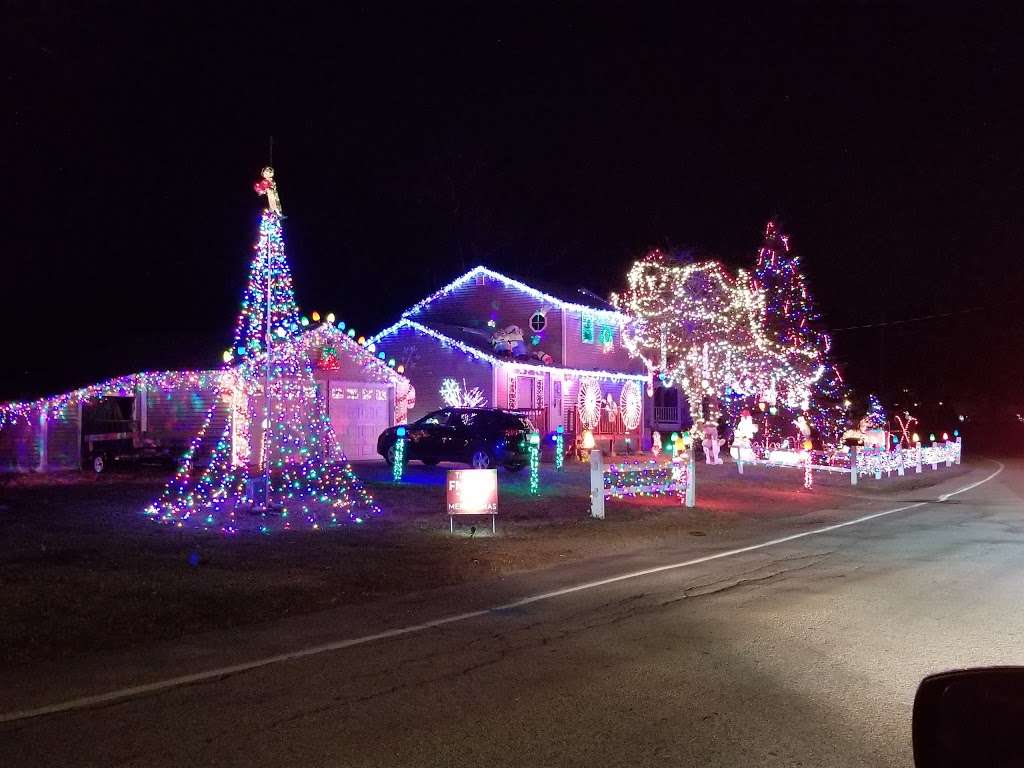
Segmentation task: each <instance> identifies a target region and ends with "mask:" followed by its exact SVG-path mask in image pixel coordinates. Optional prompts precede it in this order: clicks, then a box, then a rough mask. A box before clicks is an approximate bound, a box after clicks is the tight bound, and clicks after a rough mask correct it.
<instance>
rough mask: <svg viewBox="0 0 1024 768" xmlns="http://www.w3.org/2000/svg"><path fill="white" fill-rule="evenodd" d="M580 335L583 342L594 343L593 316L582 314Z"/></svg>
mask: <svg viewBox="0 0 1024 768" xmlns="http://www.w3.org/2000/svg"><path fill="white" fill-rule="evenodd" d="M580 337H581V339H582V341H583V343H584V344H593V343H594V316H593V315H583V317H582V318H581V320H580Z"/></svg>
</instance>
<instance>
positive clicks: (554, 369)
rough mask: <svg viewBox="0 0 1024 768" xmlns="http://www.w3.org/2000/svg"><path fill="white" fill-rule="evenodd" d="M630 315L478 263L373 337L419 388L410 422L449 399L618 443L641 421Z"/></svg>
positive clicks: (640, 376)
mask: <svg viewBox="0 0 1024 768" xmlns="http://www.w3.org/2000/svg"><path fill="white" fill-rule="evenodd" d="M628 322H629V318H628V317H627V316H626V315H624V314H622V313H621V312H616V311H613V310H611V309H609V308H608V306H607V305H604V304H603V302H601V301H600V299H596V298H595V299H593V300H590V299H589V298H588V297H587V296H585V295H582V296H580V297H578V298H577V299H576V300H575V301H568V300H566V299H563V298H559V297H557V296H554V295H552V294H550V293H547V292H544V291H541V290H538V289H536V288H533V287H531V286H529V285H526V284H525V283H523V282H520V281H519V280H515V279H513V278H510V277H507V276H505V275H502V274H500V273H498V272H495V271H493V270H491V269H487V268H486V267H482V266H480V267H476V268H474V269H472V270H470V271H469V272H467V273H466V274H464V275H462V276H461V277H459V278H457V279H456V280H454V281H453V282H451V283H449V284H448V285H446V286H445V287H443V288H442V289H440V290H439V291H437V292H436V293H433V294H432V295H430V296H428V297H427V298H425V299H423V300H422V301H420V302H418V303H417V304H415V305H413V306H412V307H410V308H409V309H408V310H406V311H405V312H403V313H402V318H401V319H400V320H399V321H398V322H397V323H395V324H394V325H392V326H391V327H389V328H386V329H385V330H383V331H381V332H380V333H378V334H377V335H376V336H374V337H373V338H371V339H368V340H367V342H366V343H367V345H368V346H370V348H371V350H372V351H374V352H375V353H376V354H377V355H378V356H381V355H382V356H383V357H384V358H387V359H394V360H396V361H397V362H398V364H399V365H400V366H402V370H403V371H404V373H405V375H406V376H408V377H409V380H410V381H411V383H412V385H413V386H414V387H415V390H416V398H415V406H413V407H412V408H410V412H409V416H410V420H415V419H417V418H419V417H421V416H423V415H425V414H426V413H428V412H430V411H432V410H436V409H438V408H442V407H445V406H459V405H465V406H486V407H497V408H505V409H510V410H515V411H519V412H521V413H523V414H525V415H527V416H529V418H530V419H531V421H532V422H533V423H534V425H535V426H536V427H537V429H538V430H539V431H541V432H542V433H543V434H548V433H551V432H553V431H554V430H555V429H556V428H557V427H559V426H562V427H564V429H565V431H566V432H567V433H568V434H570V435H582V434H583V432H584V431H585V430H590V431H591V432H592V433H593V435H594V437H595V439H597V440H599V441H607V442H608V443H609V444H611V445H612V446H613V447H616V448H617V449H622V448H623V447H625V446H626V445H627V441H628V445H630V446H632V447H637V446H639V444H640V439H641V437H642V425H643V424H644V387H645V382H646V381H647V376H646V374H645V373H644V368H643V364H642V363H641V362H640V361H639V360H637V359H635V358H632V357H631V356H630V355H629V353H628V352H627V351H626V349H624V348H623V346H622V329H623V328H624V327H625V326H626V324H627V323H628Z"/></svg>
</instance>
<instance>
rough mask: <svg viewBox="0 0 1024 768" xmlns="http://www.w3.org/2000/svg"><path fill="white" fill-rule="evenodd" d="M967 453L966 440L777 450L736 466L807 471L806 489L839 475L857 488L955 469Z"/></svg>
mask: <svg viewBox="0 0 1024 768" xmlns="http://www.w3.org/2000/svg"><path fill="white" fill-rule="evenodd" d="M962 449H963V443H962V438H960V437H957V438H956V440H946V441H943V442H941V443H939V442H935V443H932V444H931V445H928V446H922V445H921V443H917V444H916V445H915V446H913V447H911V448H900V447H897V448H894V449H892V450H885V449H883V448H867V449H863V448H851V449H850V450H849V451H831V452H830V451H793V450H784V449H775V450H771V451H768V452H767V456H766V457H763V458H761V457H757V456H756V455H755V456H754V457H753V458H750V457H749V456H748V458H746V459H738V460H737V462H736V465H737V468H738V470H739V473H740V474H741V475H742V474H743V467H744V465H746V464H753V465H756V466H765V467H789V468H795V469H802V470H803V478H804V487H805V488H810V487H811V486H812V485H813V484H814V473H816V472H836V473H840V474H845V475H849V476H850V484H851V485H856V484H857V480H858V478H860V477H874V478H875V479H876V480H880V479H881V478H882V475H885V476H886V477H890V476H892V475H893V474H896V475H897V476H899V477H902V476H903V475H905V474H906V473H907V472H915V473H920V472H922V471H923V468H924V467H926V466H930V467H931V468H932V469H933V470H937V469H939V467H940V466H945V467H952V466H953V465H955V464H959V463H960V457H961V451H962Z"/></svg>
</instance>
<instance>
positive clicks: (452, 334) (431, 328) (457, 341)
mask: <svg viewBox="0 0 1024 768" xmlns="http://www.w3.org/2000/svg"><path fill="white" fill-rule="evenodd" d="M403 328H409V329H411V330H413V331H416V332H417V333H422V334H425V335H427V336H430V337H431V338H433V339H435V340H436V341H438V342H439V343H440V344H442V345H444V346H447V347H451V348H454V349H458V350H461V351H462V352H465V353H466V354H467V355H469V356H470V357H475V358H476V359H477V360H484V361H486V362H489V363H491V364H492V365H498V364H500V365H506V366H509V367H512V368H516V369H521V370H530V371H537V372H539V373H544V372H548V373H560V374H569V375H571V376H578V377H580V378H594V379H601V380H604V381H646V380H647V378H648V375H647V374H646V373H626V372H623V371H601V370H592V371H588V370H584V369H579V368H564V367H562V366H558V365H545V364H543V363H541V362H537V363H532V362H528V361H524V360H513V359H510V358H507V357H498V356H497V355H495V354H494V352H493V351H491V348H490V342H489V341H488V340H487V339H486V338H485V337H484V336H482V335H480V334H479V333H478V332H476V331H475V329H472V328H465V327H462V326H448V325H445V326H440V325H432V324H427V323H423V322H420V321H418V320H414V319H412V318H410V317H403V318H402V319H401V320H399V321H398V322H397V323H395V324H394V325H392V326H391V327H389V328H385V329H384V330H383V331H381V332H380V333H378V334H377V335H376V336H373V337H372V338H370V339H368V340H367V345H368V346H369V345H370V344H377V343H378V342H380V341H381V340H382V339H384V338H386V337H388V336H393V335H394V334H396V333H398V332H399V331H401V330H402V329H403Z"/></svg>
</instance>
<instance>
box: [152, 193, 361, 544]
mask: <svg viewBox="0 0 1024 768" xmlns="http://www.w3.org/2000/svg"><path fill="white" fill-rule="evenodd" d="M257 191H259V190H257ZM278 208H279V206H278ZM329 319H330V320H332V321H333V318H331V317H330V316H329ZM305 324H308V321H307V323H303V322H302V320H301V318H300V317H299V313H298V305H297V304H296V302H295V294H294V290H293V287H292V282H291V272H290V269H289V267H288V262H287V259H286V258H285V253H284V239H283V236H282V231H281V216H280V211H279V210H277V211H275V210H269V209H268V210H266V211H264V213H263V216H262V218H261V220H260V234H259V240H258V242H257V245H256V254H255V256H254V257H253V262H252V265H251V267H250V271H249V283H248V285H247V287H246V290H245V293H244V295H243V299H242V306H241V310H240V312H239V316H238V321H237V323H236V325H235V337H234V345H235V346H234V348H233V354H232V351H229V352H228V353H226V354H225V356H224V358H225V363H226V364H227V363H229V362H231V361H235V362H237V363H238V364H237V365H236V367H235V368H234V369H232V370H229V371H225V372H224V373H223V374H222V383H223V385H224V386H225V387H227V388H229V389H230V390H231V392H225V393H224V398H223V399H224V401H225V402H224V407H225V409H226V410H227V411H228V412H229V413H230V414H231V418H229V419H228V424H227V426H226V427H225V428H224V430H223V431H222V432H221V433H220V434H219V435H218V436H217V437H216V438H215V437H214V436H213V435H212V434H211V425H212V423H213V417H214V413H215V409H214V408H211V410H210V412H209V413H208V415H207V418H206V420H205V421H204V424H203V427H202V429H201V430H200V432H199V433H198V434H197V436H196V438H195V439H194V440H193V441H192V444H191V445H190V447H189V450H188V451H187V452H186V454H185V456H184V457H183V460H182V463H181V466H180V468H179V470H178V473H177V474H176V475H175V477H174V479H172V481H171V482H169V483H168V484H167V487H166V488H165V489H164V493H163V494H162V495H161V497H160V499H159V500H158V501H157V502H156V503H154V504H153V505H151V506H150V507H149V508H147V510H146V511H147V513H148V514H150V515H152V516H153V517H154V519H156V520H158V521H159V522H163V523H168V524H174V525H177V526H184V525H185V524H186V523H188V524H198V525H200V526H202V527H205V528H215V527H219V528H220V529H221V530H224V531H225V532H229V533H232V532H235V531H237V530H238V529H239V527H241V526H242V523H243V517H242V515H241V514H240V512H245V511H253V510H252V509H251V507H257V506H258V505H256V504H252V505H248V504H247V503H246V501H247V500H246V499H245V498H244V490H245V487H246V481H247V480H248V479H250V478H251V477H254V476H258V477H260V478H266V480H267V483H268V491H267V507H268V508H269V509H270V510H272V511H273V513H274V515H273V517H266V516H263V517H261V518H260V522H259V523H258V525H259V527H260V529H261V530H266V529H268V528H269V527H270V526H271V523H273V525H277V526H280V527H282V528H290V527H294V526H297V525H306V526H309V527H312V528H320V527H322V526H324V525H333V524H337V523H339V522H342V521H344V520H350V521H354V522H357V523H358V522H362V521H363V519H364V516H366V515H369V514H374V513H377V512H379V509H378V507H377V506H376V504H375V503H374V501H373V498H372V497H371V496H370V494H369V493H368V492H367V491H366V489H365V488H364V487H363V485H362V483H361V482H360V481H359V479H358V477H356V475H355V473H354V472H353V470H352V467H351V465H350V464H349V462H348V459H347V458H346V456H345V454H344V451H343V450H342V448H341V446H339V445H338V444H337V440H336V439H335V435H334V430H333V429H332V427H331V424H330V420H329V418H328V416H327V409H326V406H325V404H324V402H323V399H322V396H321V394H320V391H319V389H318V387H317V386H316V382H315V380H314V379H313V370H312V365H311V363H310V350H309V348H308V345H306V344H303V343H300V340H297V339H294V338H293V337H294V336H297V335H298V333H299V332H300V329H301V327H303V325H305ZM261 391H262V392H263V397H264V408H265V413H266V417H265V418H264V416H263V414H258V413H254V412H252V411H253V410H254V409H251V408H249V407H247V406H246V407H242V405H241V402H242V401H243V399H247V398H248V397H249V396H251V395H253V394H254V393H258V392H261ZM255 410H260V409H255ZM236 416H237V417H238V418H240V419H244V422H243V424H241V425H240V424H238V423H237V422H235V423H232V419H233V418H234V417H236ZM264 421H265V422H266V426H265V428H264V426H263V422H264ZM253 424H259V425H260V426H259V427H257V429H259V431H260V434H261V435H262V440H261V445H260V450H259V452H258V454H257V453H256V452H255V451H253V450H251V447H252V438H253V434H252V433H253V431H254V427H253ZM236 437H238V438H239V443H238V444H236V443H235V438H236ZM243 447H244V450H241V449H242V448H243ZM236 448H237V449H236ZM205 449H209V452H210V460H209V462H208V463H207V465H206V466H205V467H204V468H203V469H202V471H201V472H199V471H198V469H197V467H196V466H195V457H196V455H197V453H198V452H199V451H200V450H205ZM197 472H198V476H196V473H197ZM257 511H258V510H257Z"/></svg>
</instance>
